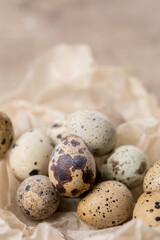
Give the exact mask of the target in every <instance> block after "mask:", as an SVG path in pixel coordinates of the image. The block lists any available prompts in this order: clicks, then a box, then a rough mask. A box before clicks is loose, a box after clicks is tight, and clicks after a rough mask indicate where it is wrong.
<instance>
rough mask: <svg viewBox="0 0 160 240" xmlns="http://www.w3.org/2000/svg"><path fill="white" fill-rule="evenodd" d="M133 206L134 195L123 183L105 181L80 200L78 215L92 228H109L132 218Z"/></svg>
mask: <svg viewBox="0 0 160 240" xmlns="http://www.w3.org/2000/svg"><path fill="white" fill-rule="evenodd" d="M132 206H133V197H132V193H131V192H130V190H129V189H128V188H127V187H126V186H125V185H124V184H123V183H120V182H116V181H105V182H101V183H99V184H97V185H95V186H94V187H93V189H92V190H91V191H90V192H89V193H88V194H87V195H86V196H84V197H83V198H82V199H81V200H80V202H79V204H78V208H77V214H78V217H79V219H80V220H81V221H83V222H84V223H86V224H88V225H90V226H93V227H97V228H107V227H113V226H117V225H120V224H122V223H124V222H125V221H127V220H128V219H129V218H130V217H131V212H132Z"/></svg>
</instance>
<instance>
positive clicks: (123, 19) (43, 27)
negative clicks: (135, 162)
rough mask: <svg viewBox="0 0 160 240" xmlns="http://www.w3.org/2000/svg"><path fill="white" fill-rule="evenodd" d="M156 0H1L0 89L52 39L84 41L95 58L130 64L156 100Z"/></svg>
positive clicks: (159, 73)
mask: <svg viewBox="0 0 160 240" xmlns="http://www.w3.org/2000/svg"><path fill="white" fill-rule="evenodd" d="M159 11H160V1H157V0H141V1H139V0H134V1H131V0H130V1H129V0H121V1H118V0H45V1H44V0H0V92H4V91H5V90H6V89H12V88H13V87H16V86H17V85H18V84H19V83H20V82H21V81H22V80H23V77H24V74H25V72H26V71H27V69H28V66H29V64H30V62H31V61H32V60H33V59H34V58H35V57H36V56H37V55H39V54H41V53H42V52H44V51H45V50H47V49H49V48H50V47H52V46H53V45H54V44H56V43H61V42H67V43H87V44H89V45H90V46H91V47H92V50H93V53H94V56H95V58H96V60H97V62H99V63H101V64H108V65H118V66H122V67H127V68H129V69H131V70H132V72H133V73H134V75H136V76H137V77H138V78H139V79H140V80H141V81H142V82H143V84H144V85H145V86H146V88H147V89H148V90H149V91H150V92H154V93H155V94H156V95H157V97H158V98H159V101H160V94H159V87H160V67H159V65H160V14H159Z"/></svg>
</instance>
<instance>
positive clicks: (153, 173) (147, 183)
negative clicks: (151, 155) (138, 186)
mask: <svg viewBox="0 0 160 240" xmlns="http://www.w3.org/2000/svg"><path fill="white" fill-rule="evenodd" d="M143 189H144V192H146V191H150V190H151V191H154V190H157V191H160V161H158V162H156V163H155V164H154V165H153V166H152V167H151V168H150V169H149V170H148V172H147V173H146V175H145V177H144V181H143Z"/></svg>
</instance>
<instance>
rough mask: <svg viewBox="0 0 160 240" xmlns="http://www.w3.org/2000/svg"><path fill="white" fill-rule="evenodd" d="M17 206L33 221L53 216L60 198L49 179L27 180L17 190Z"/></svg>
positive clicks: (40, 177) (37, 177)
mask: <svg viewBox="0 0 160 240" xmlns="http://www.w3.org/2000/svg"><path fill="white" fill-rule="evenodd" d="M17 204H18V206H19V208H20V209H21V210H22V212H23V213H24V214H26V215H27V216H28V217H30V218H31V219H33V220H42V219H45V218H47V217H49V216H50V215H52V214H53V213H54V212H55V211H56V209H57V208H58V205H59V196H58V195H57V193H56V192H55V190H54V187H53V185H52V183H51V182H50V180H49V178H48V177H46V176H43V175H37V176H31V177H28V178H27V179H25V180H24V181H23V182H22V183H21V184H20V186H19V188H18V190H17Z"/></svg>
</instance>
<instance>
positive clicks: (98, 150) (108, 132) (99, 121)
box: [67, 110, 116, 157]
mask: <svg viewBox="0 0 160 240" xmlns="http://www.w3.org/2000/svg"><path fill="white" fill-rule="evenodd" d="M67 122H68V124H67V125H68V132H69V133H70V134H75V135H78V136H79V137H81V138H82V139H83V140H84V141H85V143H86V144H87V146H88V147H89V148H90V150H91V152H92V153H93V155H94V156H97V157H98V156H103V155H106V154H107V153H109V152H110V151H111V150H113V149H114V147H115V145H116V130H115V127H114V125H113V123H112V121H111V120H110V119H109V118H108V117H107V116H105V115H104V114H102V113H100V112H98V111H92V110H81V111H77V112H74V113H72V114H70V115H68V120H67Z"/></svg>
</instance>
